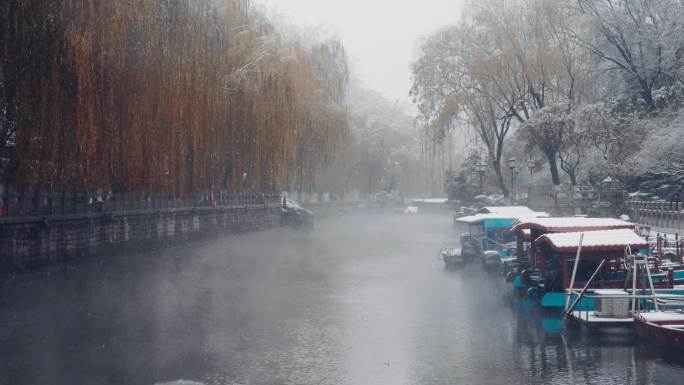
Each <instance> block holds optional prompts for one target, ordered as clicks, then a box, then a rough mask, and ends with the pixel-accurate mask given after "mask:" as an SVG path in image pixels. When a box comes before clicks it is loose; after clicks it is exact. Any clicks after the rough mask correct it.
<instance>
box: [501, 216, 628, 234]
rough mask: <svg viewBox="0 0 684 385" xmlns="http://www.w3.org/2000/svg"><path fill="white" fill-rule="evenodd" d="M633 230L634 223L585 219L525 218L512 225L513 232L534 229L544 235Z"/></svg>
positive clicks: (611, 219)
mask: <svg viewBox="0 0 684 385" xmlns="http://www.w3.org/2000/svg"><path fill="white" fill-rule="evenodd" d="M634 228H635V225H634V223H630V222H625V221H622V220H619V219H613V218H586V217H559V218H525V219H520V220H518V221H517V222H516V223H514V224H513V231H518V230H523V229H534V230H539V231H542V232H545V233H562V232H573V231H594V230H611V229H632V230H633V229H634Z"/></svg>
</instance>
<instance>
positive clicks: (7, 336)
mask: <svg viewBox="0 0 684 385" xmlns="http://www.w3.org/2000/svg"><path fill="white" fill-rule="evenodd" d="M457 239H458V233H457V232H456V231H455V230H454V228H453V227H452V226H451V218H450V217H448V216H441V215H413V216H398V215H396V216H395V215H371V214H367V215H361V214H359V215H349V216H343V217H336V218H332V219H330V220H324V221H321V222H319V223H317V225H316V228H315V229H313V230H295V229H289V228H273V229H269V230H266V231H262V232H258V233H249V234H242V235H237V236H233V237H229V238H225V239H222V240H218V241H213V242H209V243H197V244H195V245H193V246H192V247H190V246H188V247H182V248H175V249H168V250H164V251H159V252H155V253H152V254H130V255H126V256H122V257H120V258H112V259H97V260H92V261H81V262H79V263H70V264H63V265H59V266H53V267H49V268H46V269H42V270H40V271H39V272H35V273H30V274H29V273H26V274H21V275H16V276H13V277H5V278H3V280H2V281H1V282H0V385H9V384H12V385H24V384H38V385H40V384H50V385H66V384H69V385H70V384H133V385H136V384H141V385H143V384H144V385H152V384H156V383H167V382H172V381H178V380H180V379H184V380H188V381H190V380H191V381H197V382H200V383H203V384H211V385H214V384H217V385H218V384H289V383H292V384H330V385H333V384H334V385H338V384H350V385H351V384H370V385H373V384H378V385H379V384H393V385H395V384H396V385H401V384H426V385H431V384H435V385H437V384H506V385H510V384H540V385H541V384H673V383H678V382H679V379H681V378H683V377H684V363H683V362H682V361H681V360H680V359H679V358H677V357H676V356H669V355H667V354H665V353H663V352H660V351H658V350H656V349H653V348H651V347H650V346H648V345H646V344H641V343H638V342H637V341H636V339H635V338H632V337H624V336H611V335H607V336H606V335H603V336H597V335H592V334H588V333H584V332H574V333H577V335H571V336H561V335H560V334H559V333H558V326H559V324H560V320H559V318H558V316H555V315H553V314H549V313H542V312H540V311H539V310H538V308H537V307H535V306H534V305H533V304H532V303H530V302H525V301H520V300H514V299H513V298H511V293H510V284H506V283H505V282H503V280H502V279H500V277H499V276H496V277H494V279H491V278H488V276H487V275H486V273H484V272H483V271H482V270H481V269H480V268H479V266H476V265H473V266H470V267H467V268H466V269H464V270H458V271H445V270H444V269H443V267H442V266H443V264H442V262H440V261H439V260H437V258H436V254H437V252H438V250H439V249H440V248H441V247H443V246H445V245H449V244H452V243H453V242H457ZM567 337H570V338H567Z"/></svg>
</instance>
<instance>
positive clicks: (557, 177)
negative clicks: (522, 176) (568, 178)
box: [544, 150, 561, 186]
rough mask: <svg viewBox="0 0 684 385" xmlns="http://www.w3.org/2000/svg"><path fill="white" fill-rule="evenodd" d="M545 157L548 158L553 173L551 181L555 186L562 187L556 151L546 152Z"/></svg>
mask: <svg viewBox="0 0 684 385" xmlns="http://www.w3.org/2000/svg"><path fill="white" fill-rule="evenodd" d="M544 156H546V160H547V161H548V162H549V170H550V171H551V180H552V181H553V184H554V185H556V186H558V185H560V184H561V181H560V173H559V172H558V162H557V161H556V151H553V150H545V151H544Z"/></svg>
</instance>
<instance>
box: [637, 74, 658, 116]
mask: <svg viewBox="0 0 684 385" xmlns="http://www.w3.org/2000/svg"><path fill="white" fill-rule="evenodd" d="M639 87H640V88H641V97H642V98H643V99H644V103H646V110H647V111H648V112H653V111H655V109H656V105H655V101H654V100H653V91H652V90H651V87H650V86H649V85H648V82H647V81H646V80H645V79H641V78H639Z"/></svg>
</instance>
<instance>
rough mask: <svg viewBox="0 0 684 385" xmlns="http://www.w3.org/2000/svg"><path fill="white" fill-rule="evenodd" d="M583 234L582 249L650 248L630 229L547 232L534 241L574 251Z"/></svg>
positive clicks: (618, 249) (559, 250) (617, 249)
mask: <svg viewBox="0 0 684 385" xmlns="http://www.w3.org/2000/svg"><path fill="white" fill-rule="evenodd" d="M581 234H584V239H583V240H582V251H587V252H589V251H622V250H624V249H625V247H627V246H630V247H631V248H632V249H634V250H639V249H645V248H648V242H647V241H646V240H645V239H643V238H641V237H640V236H638V235H637V234H636V233H635V232H634V231H632V230H630V229H617V230H600V231H586V232H572V233H554V234H545V235H542V236H541V237H539V238H537V240H535V241H534V242H535V244H536V245H541V244H546V245H548V246H549V247H551V249H553V250H555V251H557V252H562V253H568V252H572V253H574V252H576V251H577V245H578V244H579V240H580V235H581Z"/></svg>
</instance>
